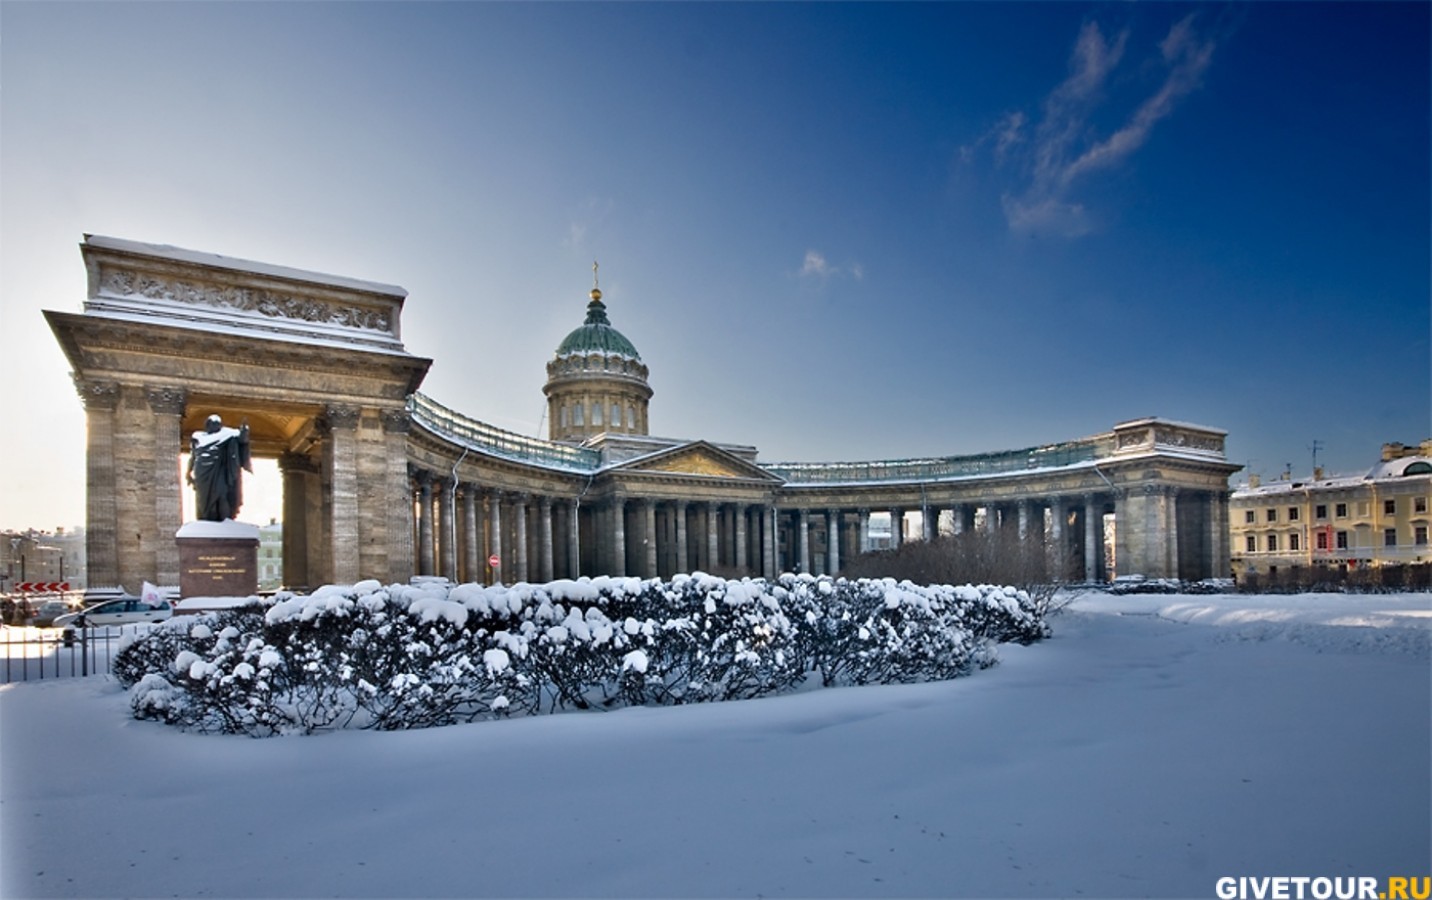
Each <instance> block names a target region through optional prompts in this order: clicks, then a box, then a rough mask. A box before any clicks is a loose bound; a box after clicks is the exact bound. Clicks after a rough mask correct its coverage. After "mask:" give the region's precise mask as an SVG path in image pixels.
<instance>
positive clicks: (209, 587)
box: [174, 519, 259, 598]
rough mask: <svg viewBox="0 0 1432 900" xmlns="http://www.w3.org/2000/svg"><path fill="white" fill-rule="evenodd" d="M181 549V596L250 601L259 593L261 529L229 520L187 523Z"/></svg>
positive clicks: (177, 538)
mask: <svg viewBox="0 0 1432 900" xmlns="http://www.w3.org/2000/svg"><path fill="white" fill-rule="evenodd" d="M174 541H175V543H177V544H178V545H179V596H180V597H184V598H188V597H250V596H253V595H254V594H257V593H258V590H259V528H258V526H257V525H250V524H248V523H246V522H236V521H234V520H233V519H228V520H226V521H223V522H186V523H185V524H184V525H183V526H182V527H181V528H180V529H179V530H178V531H177V532H176V533H175V535H174Z"/></svg>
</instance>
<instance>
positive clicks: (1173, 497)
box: [1164, 486, 1183, 578]
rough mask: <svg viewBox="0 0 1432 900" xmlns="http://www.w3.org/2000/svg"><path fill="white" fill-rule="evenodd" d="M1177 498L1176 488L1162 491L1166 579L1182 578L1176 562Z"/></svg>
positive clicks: (1180, 569) (1180, 568) (1177, 561)
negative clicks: (1166, 533)
mask: <svg viewBox="0 0 1432 900" xmlns="http://www.w3.org/2000/svg"><path fill="white" fill-rule="evenodd" d="M1178 496H1179V491H1178V488H1177V487H1172V486H1170V487H1167V488H1165V489H1164V523H1165V527H1166V528H1167V529H1168V547H1167V549H1166V550H1165V551H1164V554H1165V555H1164V571H1165V577H1167V578H1182V577H1183V571H1182V567H1180V566H1179V564H1178V563H1179V560H1178Z"/></svg>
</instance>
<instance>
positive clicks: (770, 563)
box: [761, 506, 776, 579]
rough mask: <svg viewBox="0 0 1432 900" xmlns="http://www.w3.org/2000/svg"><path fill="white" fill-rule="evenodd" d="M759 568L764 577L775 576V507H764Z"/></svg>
mask: <svg viewBox="0 0 1432 900" xmlns="http://www.w3.org/2000/svg"><path fill="white" fill-rule="evenodd" d="M761 527H762V532H763V533H762V534H761V570H762V571H763V572H764V573H765V576H766V578H768V579H773V578H775V577H776V508H775V507H774V506H767V507H765V512H764V514H763V521H762V523H761Z"/></svg>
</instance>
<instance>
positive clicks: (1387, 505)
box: [1382, 500, 1397, 516]
mask: <svg viewBox="0 0 1432 900" xmlns="http://www.w3.org/2000/svg"><path fill="white" fill-rule="evenodd" d="M1382 514H1383V515H1384V516H1395V515H1397V501H1396V500H1384V501H1382Z"/></svg>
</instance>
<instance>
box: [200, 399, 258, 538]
mask: <svg viewBox="0 0 1432 900" xmlns="http://www.w3.org/2000/svg"><path fill="white" fill-rule="evenodd" d="M241 468H242V469H247V470H248V471H250V472H252V471H253V470H254V469H253V465H252V463H250V462H249V423H248V421H247V420H245V421H244V423H243V424H242V425H241V426H240V427H238V428H226V427H224V421H223V420H222V419H220V418H219V417H218V416H210V417H209V418H208V420H207V421H205V422H204V430H203V431H196V432H194V433H193V435H191V436H190V438H189V474H188V481H189V483H190V484H192V485H194V515H195V517H196V518H198V519H200V520H201V521H208V522H222V521H224V520H225V519H232V518H234V517H235V516H237V515H238V514H239V506H240V505H241V504H242V503H243V489H242V483H241V481H240V476H239V469H241Z"/></svg>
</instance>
